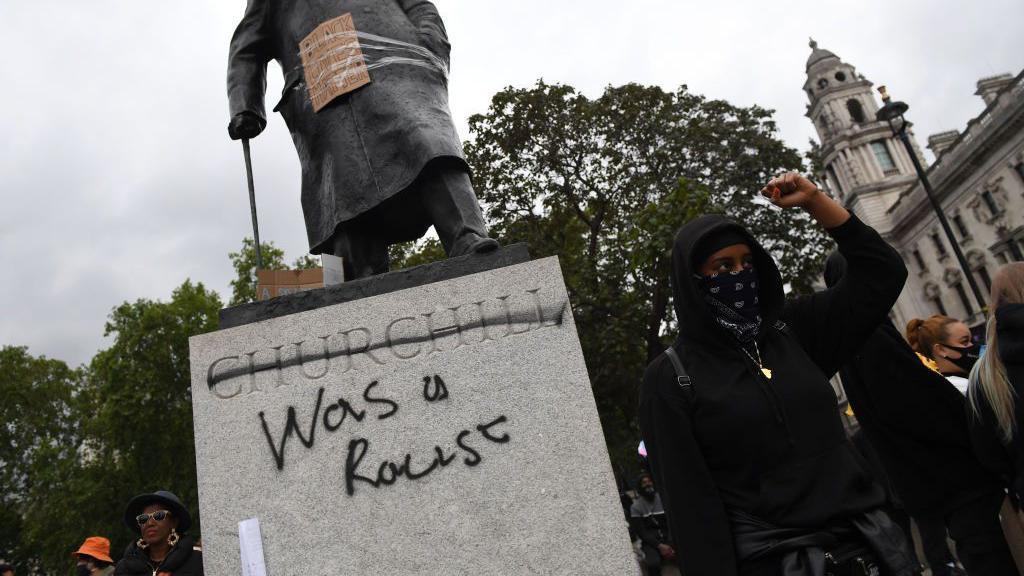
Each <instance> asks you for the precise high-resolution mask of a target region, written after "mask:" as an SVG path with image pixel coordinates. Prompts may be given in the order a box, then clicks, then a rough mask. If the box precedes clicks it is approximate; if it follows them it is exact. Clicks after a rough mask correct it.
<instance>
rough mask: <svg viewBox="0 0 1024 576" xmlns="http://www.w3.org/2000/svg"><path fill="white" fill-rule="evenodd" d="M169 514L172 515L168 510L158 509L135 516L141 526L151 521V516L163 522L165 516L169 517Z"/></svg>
mask: <svg viewBox="0 0 1024 576" xmlns="http://www.w3.org/2000/svg"><path fill="white" fill-rule="evenodd" d="M168 515H170V512H169V511H167V510H157V511H156V512H153V513H151V514H139V515H138V516H136V517H135V521H136V522H138V523H139V526H144V525H145V524H146V522H149V519H150V518H152V519H153V520H156V521H157V522H163V520H164V518H167V516H168Z"/></svg>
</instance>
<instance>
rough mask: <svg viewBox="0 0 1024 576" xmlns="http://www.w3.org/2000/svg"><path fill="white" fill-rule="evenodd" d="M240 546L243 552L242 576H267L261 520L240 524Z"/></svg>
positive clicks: (253, 519)
mask: <svg viewBox="0 0 1024 576" xmlns="http://www.w3.org/2000/svg"><path fill="white" fill-rule="evenodd" d="M238 544H239V548H240V549H241V551H242V576H267V567H266V565H265V564H264V563H263V537H262V536H261V535H260V521H259V518H249V519H248V520H242V521H241V522H239V523H238Z"/></svg>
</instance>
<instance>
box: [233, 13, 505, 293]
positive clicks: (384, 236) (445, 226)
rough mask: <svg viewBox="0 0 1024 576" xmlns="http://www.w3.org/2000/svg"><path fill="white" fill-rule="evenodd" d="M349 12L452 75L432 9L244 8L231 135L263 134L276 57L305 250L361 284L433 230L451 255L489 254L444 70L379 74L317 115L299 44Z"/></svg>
mask: <svg viewBox="0 0 1024 576" xmlns="http://www.w3.org/2000/svg"><path fill="white" fill-rule="evenodd" d="M345 13H350V14H351V15H352V19H353V23H354V25H355V28H356V31H357V32H359V33H368V34H372V35H375V36H376V37H383V39H384V41H385V42H387V41H392V42H393V41H399V42H404V43H407V44H413V45H416V46H421V47H423V48H426V49H427V50H429V51H430V52H431V53H432V54H434V55H435V56H437V58H438V59H439V62H441V63H443V65H444V67H445V68H447V66H448V58H449V51H450V48H451V46H450V44H449V43H448V37H447V33H446V32H445V28H444V23H443V22H442V21H441V17H440V16H439V15H438V13H437V8H436V7H434V5H433V4H432V3H431V2H429V1H427V0H301V1H300V0H248V3H247V5H246V9H245V15H244V16H243V17H242V21H241V22H240V23H239V25H238V28H237V29H236V30H235V34H234V37H233V38H232V39H231V49H230V54H229V57H228V100H229V103H230V113H231V122H230V124H229V126H228V133H229V134H230V136H231V138H233V139H236V140H237V139H240V138H253V137H255V136H256V135H258V134H259V133H260V132H262V131H263V128H264V127H265V126H266V122H267V121H266V113H265V109H264V103H263V100H264V95H265V92H266V83H267V82H266V80H267V63H268V62H269V61H270V60H271V59H274V60H277V62H278V63H279V64H280V65H281V69H282V70H283V72H284V91H283V93H282V95H281V100H280V102H278V104H277V106H275V107H274V111H278V112H280V113H281V115H282V116H284V120H285V122H286V123H287V125H288V129H289V131H290V132H291V134H292V140H293V141H294V143H295V150H296V152H298V155H299V161H300V163H301V165H302V211H303V215H304V216H305V220H306V233H307V235H308V237H309V246H310V252H312V253H313V254H321V253H327V254H333V255H335V256H341V257H342V258H343V259H344V268H345V278H346V279H354V278H362V277H366V276H370V275H373V274H380V273H382V272H387V270H388V246H389V245H390V244H394V243H397V242H404V241H408V240H415V239H417V238H420V237H421V236H423V234H425V233H426V231H427V229H428V228H429V227H430V225H431V224H433V226H434V229H435V230H436V231H437V235H438V236H439V237H440V239H441V244H442V245H443V246H444V249H445V252H447V254H448V256H449V257H452V256H459V255H462V254H468V253H472V252H487V251H490V250H494V249H495V248H497V247H498V243H497V242H495V241H494V240H493V239H491V238H488V237H487V229H486V226H485V224H484V220H483V215H482V213H481V211H480V204H479V202H478V201H477V198H476V194H475V193H474V191H473V185H472V183H471V182H470V177H469V166H468V165H467V164H466V160H465V158H464V157H463V154H462V145H461V142H460V141H459V137H458V135H457V134H456V132H455V126H454V124H453V123H452V119H451V113H450V112H449V109H448V87H447V77H446V69H439V67H438V66H421V65H410V64H407V63H406V64H402V63H400V62H399V63H396V64H394V65H381V66H379V67H375V68H373V69H372V70H371V71H370V79H371V82H370V83H369V84H367V85H365V86H362V87H360V88H358V89H356V90H355V91H353V92H349V93H347V94H344V95H342V96H339V97H337V98H335V99H334V100H333V101H331V102H330V104H328V105H327V106H326V107H324V108H322V109H321V110H320V111H319V112H314V111H313V106H312V103H311V101H310V97H309V93H308V90H307V88H306V83H305V78H304V75H303V66H302V58H301V56H300V48H299V42H300V41H302V40H303V39H304V38H305V37H306V36H307V35H308V34H309V33H310V32H312V31H313V30H314V29H315V28H316V27H317V26H318V25H319V24H321V23H322V22H325V21H327V20H330V19H332V18H335V17H337V16H340V15H342V14H345ZM369 43H370V42H368V44H369ZM372 43H374V44H380V43H381V42H372ZM394 45H399V44H397V43H396V44H392V46H394ZM367 48H368V49H370V48H372V47H369V46H367ZM392 60H394V59H392ZM398 60H401V59H398ZM382 62H383V60H382Z"/></svg>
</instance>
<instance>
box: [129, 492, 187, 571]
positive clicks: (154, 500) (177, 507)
mask: <svg viewBox="0 0 1024 576" xmlns="http://www.w3.org/2000/svg"><path fill="white" fill-rule="evenodd" d="M124 523H125V524H126V525H127V526H128V527H129V528H131V529H132V530H134V531H135V533H136V534H139V536H140V538H139V539H138V540H137V541H135V542H132V543H131V544H129V545H128V548H127V549H126V550H125V551H124V557H123V558H121V561H120V562H118V563H117V568H116V569H115V570H114V576H203V553H202V552H200V551H199V550H196V549H194V547H193V546H194V544H195V540H193V539H192V537H191V536H189V535H188V534H186V532H187V531H188V529H189V527H191V526H192V517H191V516H190V515H189V513H188V509H187V508H185V506H184V504H182V503H181V500H179V499H178V497H177V496H175V495H174V494H172V493H171V492H167V491H166V490H159V491H157V492H154V493H152V494H140V495H138V496H136V497H135V498H132V499H131V501H130V502H129V503H128V506H127V508H125V511H124Z"/></svg>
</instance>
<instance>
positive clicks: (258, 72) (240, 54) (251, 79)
mask: <svg viewBox="0 0 1024 576" xmlns="http://www.w3.org/2000/svg"><path fill="white" fill-rule="evenodd" d="M269 14H270V5H269V2H268V0H248V2H247V3H246V6H245V15H244V16H242V21H241V22H239V23H238V27H237V28H235V34H234V35H233V36H232V37H231V47H230V49H229V52H228V107H229V110H230V114H231V121H230V124H228V134H229V135H230V136H231V138H233V139H235V140H237V139H239V138H254V137H256V136H258V135H259V133H260V132H262V131H263V128H264V127H265V126H266V125H267V113H266V107H265V105H264V103H263V100H264V97H265V96H266V92H267V62H269V61H270V59H271V58H272V57H273V54H272V51H271V44H270V40H269V30H268V26H267V20H268V18H269Z"/></svg>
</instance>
